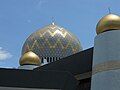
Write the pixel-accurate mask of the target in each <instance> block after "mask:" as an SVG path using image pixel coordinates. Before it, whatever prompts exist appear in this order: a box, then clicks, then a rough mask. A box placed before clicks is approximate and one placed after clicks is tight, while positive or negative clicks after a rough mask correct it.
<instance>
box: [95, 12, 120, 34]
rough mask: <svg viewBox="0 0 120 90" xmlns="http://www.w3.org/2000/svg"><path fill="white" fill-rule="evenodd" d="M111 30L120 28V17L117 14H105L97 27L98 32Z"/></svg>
mask: <svg viewBox="0 0 120 90" xmlns="http://www.w3.org/2000/svg"><path fill="white" fill-rule="evenodd" d="M110 30H120V17H119V16H117V15H115V14H108V15H106V16H104V17H103V18H102V19H101V20H100V21H99V22H98V24H97V27H96V32H97V34H99V33H102V32H106V31H110Z"/></svg>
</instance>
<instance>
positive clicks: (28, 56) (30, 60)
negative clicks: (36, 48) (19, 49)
mask: <svg viewBox="0 0 120 90" xmlns="http://www.w3.org/2000/svg"><path fill="white" fill-rule="evenodd" d="M19 63H20V65H26V64H28V65H40V63H41V59H40V58H39V57H38V55H36V54H35V53H33V52H32V51H30V52H27V53H25V54H24V55H23V56H22V57H21V58H20V61H19Z"/></svg>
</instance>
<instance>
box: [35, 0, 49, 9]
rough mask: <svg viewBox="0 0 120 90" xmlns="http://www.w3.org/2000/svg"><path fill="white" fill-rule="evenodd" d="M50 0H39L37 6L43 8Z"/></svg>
mask: <svg viewBox="0 0 120 90" xmlns="http://www.w3.org/2000/svg"><path fill="white" fill-rule="evenodd" d="M47 1H48V0H39V2H38V3H37V8H41V7H42V6H43V4H45V3H46V2H47Z"/></svg>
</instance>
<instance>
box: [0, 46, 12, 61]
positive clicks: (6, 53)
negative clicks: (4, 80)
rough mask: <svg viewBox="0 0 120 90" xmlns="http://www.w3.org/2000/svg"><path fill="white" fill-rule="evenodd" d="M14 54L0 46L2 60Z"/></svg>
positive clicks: (0, 58)
mask: <svg viewBox="0 0 120 90" xmlns="http://www.w3.org/2000/svg"><path fill="white" fill-rule="evenodd" d="M12 56H13V55H12V54H11V53H9V52H8V51H6V50H4V49H3V48H2V47H0V60H6V59H9V58H11V57H12Z"/></svg>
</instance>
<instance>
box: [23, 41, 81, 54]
mask: <svg viewBox="0 0 120 90" xmlns="http://www.w3.org/2000/svg"><path fill="white" fill-rule="evenodd" d="M45 44H47V45H48V46H49V48H51V49H54V48H56V47H57V46H58V45H60V46H61V48H62V49H67V48H68V46H70V47H71V48H72V51H73V53H75V52H76V50H77V49H78V47H79V44H76V45H75V46H73V45H72V44H71V42H70V40H69V41H68V42H67V44H66V45H65V46H64V45H63V44H62V42H61V40H60V39H57V41H56V42H55V44H54V45H52V44H51V43H50V41H49V40H48V39H45V42H44V43H43V44H42V45H40V44H39V43H38V41H37V40H34V42H33V44H32V45H29V43H27V44H26V48H25V49H28V51H32V50H33V49H34V47H35V46H36V47H37V48H38V49H39V50H41V49H43V48H45V47H44V46H45ZM23 51H24V52H23V53H25V52H26V50H23Z"/></svg>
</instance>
